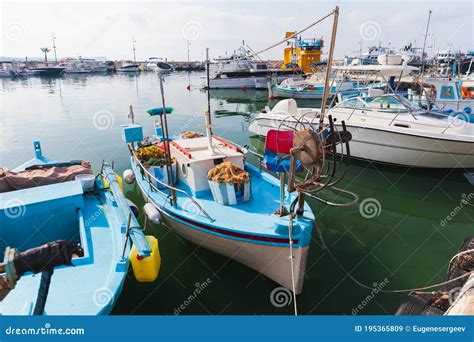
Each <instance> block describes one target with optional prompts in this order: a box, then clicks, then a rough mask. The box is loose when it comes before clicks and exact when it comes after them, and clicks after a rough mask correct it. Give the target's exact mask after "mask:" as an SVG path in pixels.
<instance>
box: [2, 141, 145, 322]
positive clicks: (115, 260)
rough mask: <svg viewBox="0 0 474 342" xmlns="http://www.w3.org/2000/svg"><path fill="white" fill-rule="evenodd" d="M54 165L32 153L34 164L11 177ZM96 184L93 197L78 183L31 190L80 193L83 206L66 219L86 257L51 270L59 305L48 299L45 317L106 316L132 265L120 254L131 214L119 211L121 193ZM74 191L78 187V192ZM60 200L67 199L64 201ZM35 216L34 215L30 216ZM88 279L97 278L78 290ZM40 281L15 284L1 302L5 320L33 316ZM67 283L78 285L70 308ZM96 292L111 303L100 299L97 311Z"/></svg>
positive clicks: (31, 279)
mask: <svg viewBox="0 0 474 342" xmlns="http://www.w3.org/2000/svg"><path fill="white" fill-rule="evenodd" d="M52 164H55V161H53V160H50V159H48V158H46V157H43V156H42V155H41V150H40V149H39V153H36V158H34V159H32V160H30V161H28V162H26V163H24V164H22V165H20V166H18V167H17V168H16V169H14V171H17V172H18V171H22V170H24V169H25V168H27V167H29V166H33V165H52ZM66 164H67V163H66ZM107 167H108V169H107V170H109V169H110V171H111V172H112V173H113V170H112V169H111V168H110V167H109V166H107ZM107 173H110V172H107ZM113 175H114V176H115V173H113ZM105 177H106V176H104V178H105ZM107 179H108V180H109V184H110V183H111V182H113V181H112V180H110V179H109V178H107ZM95 182H96V186H95V189H94V191H93V192H88V191H84V190H83V188H82V185H81V184H80V181H78V180H73V181H67V182H63V183H54V184H48V185H42V186H38V187H35V188H34V189H36V190H35V191H39V192H44V193H46V192H47V190H48V187H59V188H62V189H75V191H74V194H76V193H77V196H79V192H80V196H81V198H82V201H81V203H82V205H81V206H80V207H77V206H75V205H74V206H71V209H72V210H70V211H69V215H70V217H71V218H73V217H75V219H76V220H77V221H75V222H76V223H77V233H76V230H75V229H74V236H75V237H77V238H78V240H79V241H80V244H81V246H82V247H83V249H84V256H83V257H78V258H74V259H72V265H70V266H60V267H57V268H55V270H56V272H55V275H54V276H53V280H52V283H51V286H52V287H51V290H50V295H51V296H53V295H54V294H57V295H59V297H60V298H62V299H60V300H59V301H58V300H56V301H50V300H49V299H48V301H47V303H46V308H45V314H53V315H54V314H76V315H77V314H81V315H84V314H86V315H98V314H108V313H110V311H111V310H112V308H113V306H114V304H115V302H116V301H117V299H118V297H119V295H120V293H121V290H122V288H123V285H124V282H125V279H126V275H127V273H128V267H129V264H130V259H129V258H128V257H125V258H123V257H121V254H122V248H123V247H124V243H125V241H126V240H125V231H126V224H127V219H126V216H127V214H129V213H131V211H130V210H129V209H130V208H128V206H127V208H128V212H129V213H127V212H126V211H124V209H123V206H120V205H118V204H117V202H118V200H119V197H120V196H123V198H125V196H124V195H123V194H122V193H121V192H120V193H118V194H117V193H116V191H117V188H115V191H114V190H113V189H112V188H110V189H109V188H105V187H104V186H103V183H102V179H101V178H100V177H97V178H96V180H95ZM77 185H79V188H80V191H79V188H77ZM31 189H33V188H30V190H31ZM37 189H40V190H37ZM28 190H29V189H22V190H13V191H9V192H8V193H9V194H10V195H9V196H11V194H12V193H15V192H16V191H22V192H23V193H24V195H25V196H27V195H28ZM70 192H71V193H73V192H72V190H70ZM67 193H68V192H67V191H63V192H62V195H63V196H66V195H67ZM41 198H42V196H38V198H37V203H44V201H41ZM44 198H46V199H50V198H54V196H52V195H46V196H44ZM57 198H58V200H59V201H61V200H62V198H61V197H57ZM63 198H67V196H66V197H63ZM76 202H77V201H76ZM32 203H33V205H35V204H36V202H35V201H32ZM71 203H73V202H71ZM77 203H79V202H77ZM6 208H8V206H6ZM74 209H75V210H74ZM71 213H74V214H75V216H74V215H71ZM33 215H35V214H34V213H33ZM96 219H97V221H96ZM94 221H95V223H94ZM104 228H106V229H104ZM140 231H141V229H140ZM94 232H95V233H94ZM52 240H54V237H53V238H52V239H51V236H49V241H52ZM103 243H106V245H105V246H102V244H103ZM12 247H15V246H12ZM130 250H131V243H127V245H126V248H125V252H126V253H127V254H126V255H128V253H129V252H130ZM137 250H138V247H137ZM94 254H97V255H98V256H96V257H98V259H96V257H95V256H94ZM90 274H93V275H97V276H99V277H98V278H97V277H95V278H93V279H91V280H92V281H90V282H88V283H89V284H88V285H87V286H82V285H80V283H81V282H80V280H81V279H84V277H87V275H90ZM23 278H24V279H23ZM40 278H41V277H38V276H33V275H32V274H31V272H28V273H26V274H25V275H24V276H23V277H22V279H21V280H20V281H19V283H18V284H17V287H16V288H17V290H16V291H13V292H12V293H10V294H9V296H8V297H7V298H6V299H5V300H4V303H3V304H4V314H6V315H18V314H21V315H24V314H26V315H30V314H32V310H33V305H34V299H35V295H36V293H37V286H38V285H39V279H40ZM71 281H73V282H74V281H77V284H78V285H77V286H78V288H77V290H78V291H79V292H78V296H77V298H76V296H74V298H73V299H71V302H69V301H68V300H67V299H65V298H64V296H63V293H66V292H67V289H66V288H64V285H63V284H69V286H72V287H73V286H76V285H75V284H74V283H71ZM101 286H102V287H101ZM71 290H72V289H71ZM98 290H103V291H106V292H104V293H106V294H108V293H110V298H107V301H105V302H104V301H102V299H97V300H101V302H100V305H99V304H98V303H97V302H96V299H95V296H96V292H97V291H98ZM97 295H98V294H97ZM79 298H81V299H79ZM85 298H87V300H86V301H85V302H84V301H83V300H84V299H85ZM19 299H21V301H20V302H18V300H19Z"/></svg>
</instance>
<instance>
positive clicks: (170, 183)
mask: <svg viewBox="0 0 474 342" xmlns="http://www.w3.org/2000/svg"><path fill="white" fill-rule="evenodd" d="M163 79H164V77H163V75H160V92H161V103H162V105H163V114H162V118H163V127H162V128H163V143H164V150H165V161H166V172H167V174H168V177H167V178H168V189H169V191H170V195H171V204H172V205H174V206H175V205H176V191H175V190H174V187H173V185H174V174H173V164H172V162H173V159H172V158H171V146H170V138H169V131H168V118H167V115H166V114H167V113H166V103H165V91H164V89H163Z"/></svg>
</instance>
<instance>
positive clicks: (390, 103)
mask: <svg viewBox="0 0 474 342" xmlns="http://www.w3.org/2000/svg"><path fill="white" fill-rule="evenodd" d="M365 102H367V104H368V105H369V107H370V108H373V109H386V110H396V111H398V110H406V108H405V106H404V105H403V104H402V103H401V102H400V101H399V100H398V99H397V98H396V97H393V96H381V97H368V98H366V99H365Z"/></svg>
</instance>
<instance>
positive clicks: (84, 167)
mask: <svg viewBox="0 0 474 342" xmlns="http://www.w3.org/2000/svg"><path fill="white" fill-rule="evenodd" d="M81 174H89V175H91V174H92V168H91V165H90V163H89V162H88V161H85V160H82V161H80V162H79V163H77V164H73V165H69V164H67V163H64V164H52V165H38V166H33V167H30V168H28V169H26V170H24V171H20V172H13V171H10V170H9V169H7V168H0V192H8V191H14V190H19V189H27V188H33V187H37V186H43V185H49V184H55V183H62V182H67V181H72V180H74V179H75V178H76V176H77V175H81Z"/></svg>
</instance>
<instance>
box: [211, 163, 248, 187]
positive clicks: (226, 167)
mask: <svg viewBox="0 0 474 342" xmlns="http://www.w3.org/2000/svg"><path fill="white" fill-rule="evenodd" d="M207 178H208V179H209V180H211V181H214V182H218V183H237V184H243V183H248V182H249V181H250V176H249V173H248V172H247V171H245V170H243V169H242V168H241V167H239V166H237V165H234V164H232V163H231V162H224V163H221V164H219V165H217V166H215V167H213V168H212V169H210V170H209V172H208V173H207Z"/></svg>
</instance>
